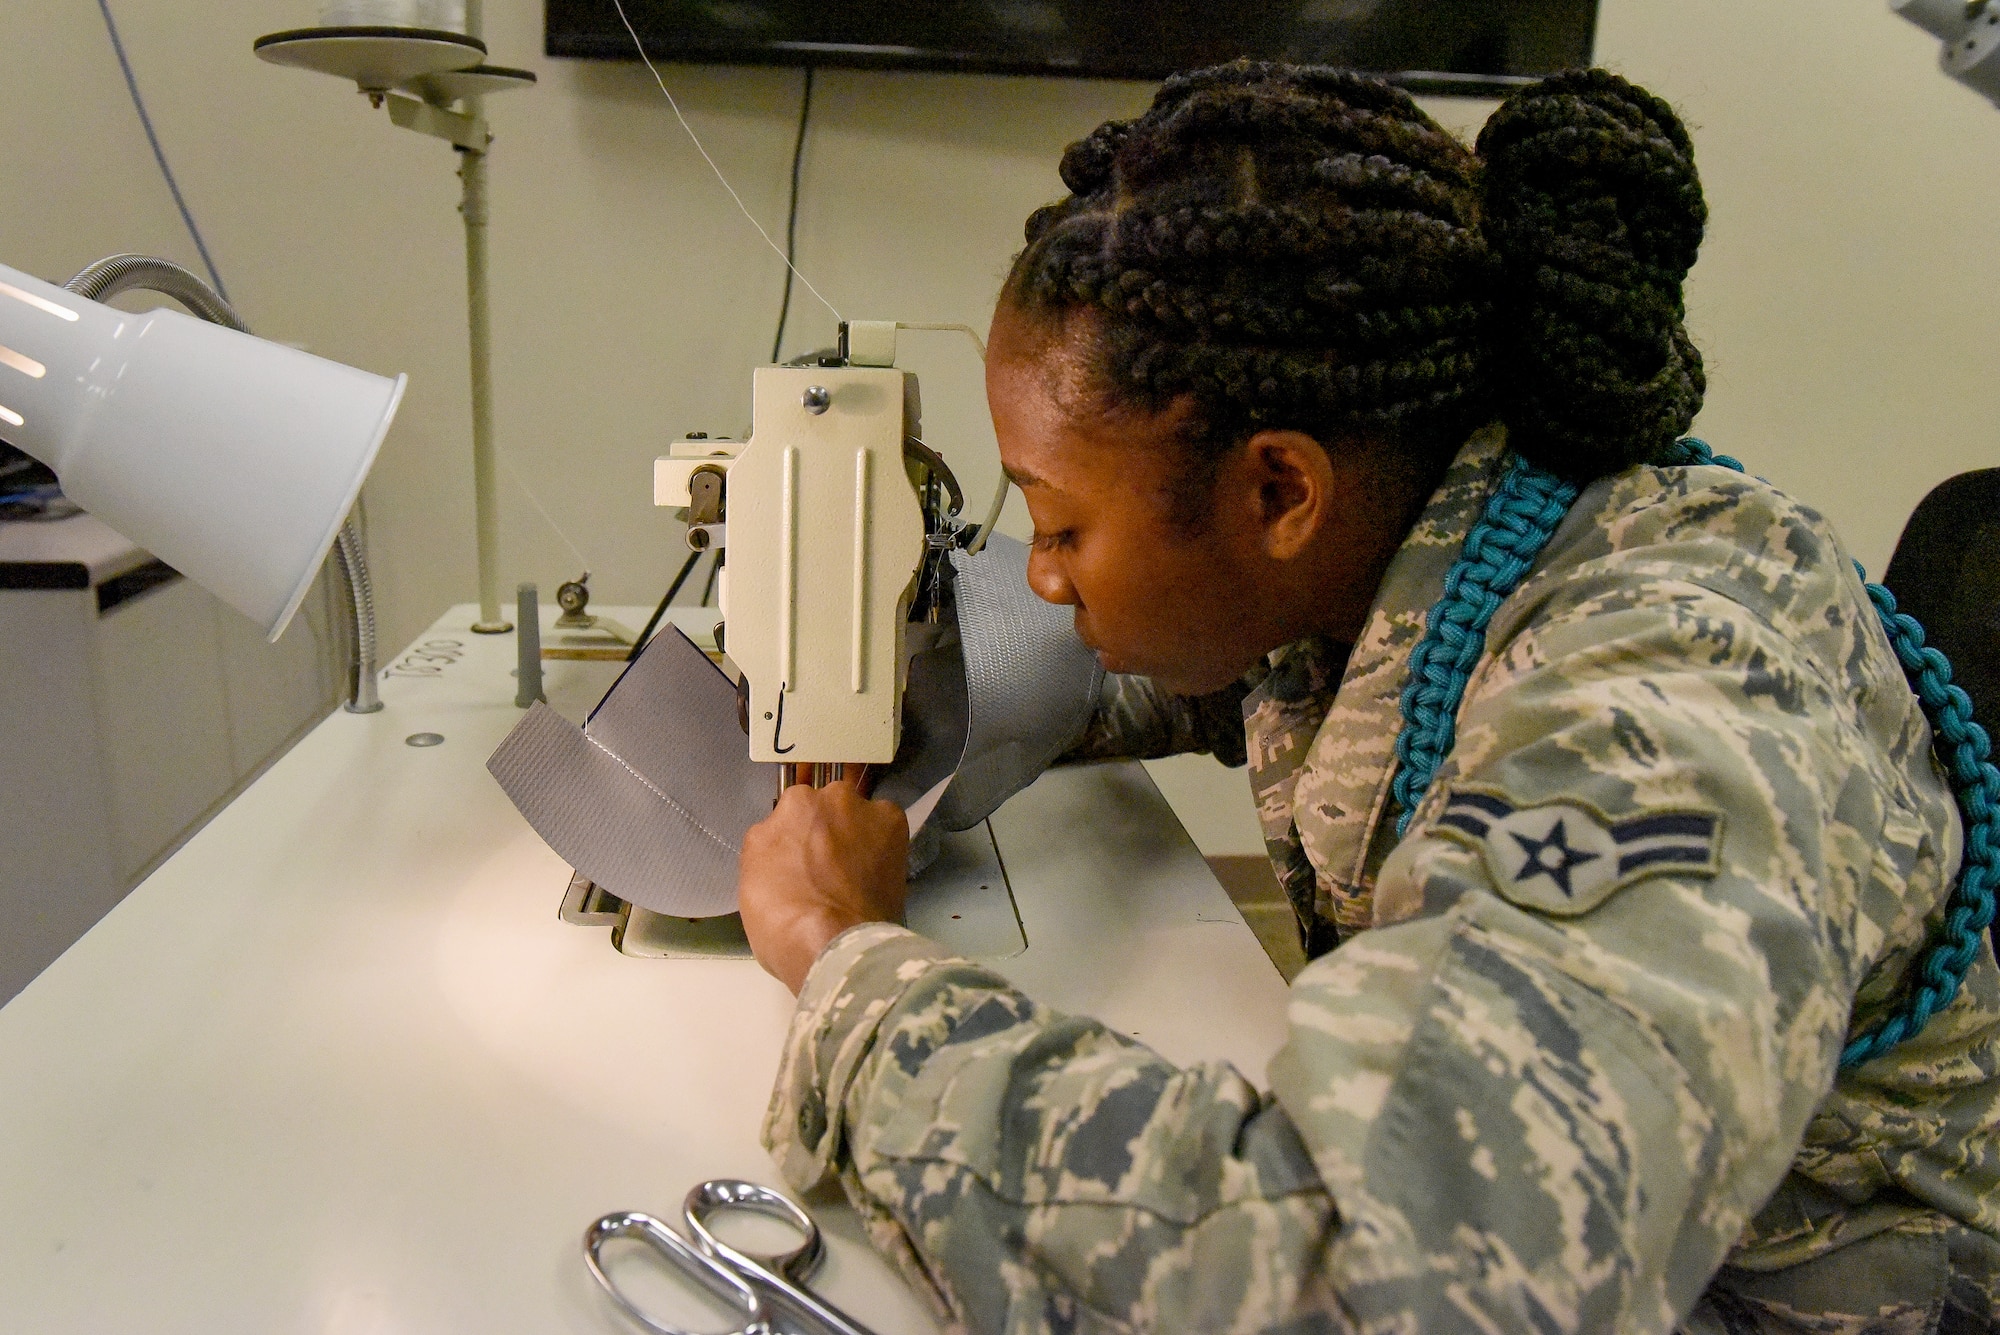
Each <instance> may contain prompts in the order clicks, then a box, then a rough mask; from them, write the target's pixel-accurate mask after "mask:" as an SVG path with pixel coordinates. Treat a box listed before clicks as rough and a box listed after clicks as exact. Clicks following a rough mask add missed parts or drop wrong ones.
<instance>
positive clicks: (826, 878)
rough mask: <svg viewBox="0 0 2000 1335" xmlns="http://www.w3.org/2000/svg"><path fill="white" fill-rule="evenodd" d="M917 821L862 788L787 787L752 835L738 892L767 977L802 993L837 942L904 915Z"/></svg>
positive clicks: (747, 928)
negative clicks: (870, 796) (832, 943)
mask: <svg viewBox="0 0 2000 1335" xmlns="http://www.w3.org/2000/svg"><path fill="white" fill-rule="evenodd" d="M909 853H910V829H909V823H908V821H907V820H906V819H905V818H904V815H903V811H902V808H900V807H898V806H897V805H896V804H895V803H894V802H871V801H869V800H868V799H867V798H865V797H863V796H862V795H861V792H860V790H859V789H858V788H856V787H855V786H854V785H853V784H852V783H847V782H841V783H834V784H829V785H827V786H826V787H824V788H812V787H808V786H807V785H805V784H795V785H793V786H792V787H790V788H787V789H785V792H784V795H783V796H782V797H780V798H779V799H778V805H777V809H776V810H774V811H772V813H771V814H770V815H769V816H767V817H765V818H764V819H763V820H761V821H759V822H758V823H757V824H756V825H754V826H752V827H751V829H750V832H749V833H748V834H746V835H744V836H743V857H742V861H741V864H740V866H741V870H740V872H739V873H738V876H737V882H736V890H737V898H738V901H739V907H740V908H741V910H742V913H743V931H744V933H745V934H746V935H747V936H748V937H749V938H750V949H751V950H753V951H755V952H756V954H757V962H758V963H759V964H761V965H763V966H764V969H765V971H766V972H767V973H769V974H771V976H772V977H774V978H776V979H777V980H778V981H779V982H781V983H783V984H784V985H785V986H786V987H788V988H790V989H791V990H792V992H793V993H794V994H796V993H797V992H798V990H799V989H800V988H801V987H803V986H804V985H805V981H806V974H807V972H808V971H809V970H811V968H812V966H813V961H814V960H816V959H818V958H819V954H820V951H822V950H824V949H825V948H826V944H827V942H829V941H831V940H833V938H834V937H836V936H839V935H840V934H841V933H842V932H844V931H846V930H847V929H848V928H850V927H854V926H858V925H859V924H861V923H864V922H895V921H897V920H899V919H900V918H901V917H902V916H903V895H904V891H905V889H906V880H907V871H908V862H909Z"/></svg>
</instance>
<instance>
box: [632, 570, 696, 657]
mask: <svg viewBox="0 0 2000 1335" xmlns="http://www.w3.org/2000/svg"><path fill="white" fill-rule="evenodd" d="M699 560H701V553H700V552H689V553H688V559H687V560H685V561H683V562H681V569H680V573H679V574H678V575H675V576H674V582H673V583H671V584H669V585H667V596H666V597H664V598H662V599H660V605H659V606H658V607H656V608H654V609H653V615H652V617H651V619H649V620H648V621H647V622H646V629H644V630H642V631H640V632H639V638H638V639H637V640H634V641H633V642H632V652H631V653H629V654H627V655H625V661H626V662H628V663H629V662H631V661H632V660H633V659H635V658H637V657H638V656H639V651H640V650H641V649H644V648H645V647H646V641H648V640H650V639H652V638H653V629H654V627H656V626H658V625H659V624H660V618H661V617H663V616H665V615H666V614H667V604H668V603H670V602H672V601H673V600H674V595H675V594H677V593H679V592H680V591H681V585H683V584H685V583H687V577H688V572H689V571H690V570H693V569H694V563H695V562H696V561H699Z"/></svg>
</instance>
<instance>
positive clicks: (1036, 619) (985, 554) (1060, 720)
mask: <svg viewBox="0 0 2000 1335" xmlns="http://www.w3.org/2000/svg"><path fill="white" fill-rule="evenodd" d="M951 564H952V571H953V590H954V601H955V603H956V606H957V609H958V638H959V645H960V648H961V650H962V653H963V656H964V671H965V690H966V699H967V710H966V712H967V716H968V719H967V729H966V739H965V749H964V753H963V754H962V756H961V757H960V759H959V762H958V777H957V778H955V779H954V780H953V781H952V785H951V787H949V788H947V789H946V790H945V794H944V798H943V799H942V800H941V801H940V802H939V803H938V808H937V813H936V815H935V816H933V817H932V819H933V820H935V821H936V822H937V823H938V824H939V825H940V826H941V827H943V828H944V829H947V830H969V829H971V828H972V827H973V826H975V825H977V824H978V823H979V822H980V821H982V820H985V819H986V817H987V816H989V815H991V814H992V813H993V811H994V810H995V809H996V808H997V807H999V805H1000V804H1001V803H1002V802H1005V801H1006V800H1007V799H1008V798H1010V797H1012V796H1013V795H1014V794H1015V793H1018V792H1020V791H1021V789H1023V788H1025V787H1027V786H1028V785H1029V784H1031V783H1033V782H1034V781H1035V780H1036V779H1037V778H1039V777H1041V774H1042V771H1043V770H1046V769H1047V768H1048V767H1049V765H1050V764H1051V763H1053V762H1054V760H1055V758H1056V757H1057V756H1059V755H1061V754H1062V753H1063V752H1064V751H1067V750H1068V749H1069V748H1070V746H1071V745H1072V744H1074V743H1075V741H1076V739H1077V738H1078V737H1079V736H1081V735H1082V733H1083V729H1084V725H1085V724H1087V723H1088V722H1089V721H1090V715H1091V712H1092V711H1093V710H1094V709H1095V708H1096V707H1097V692H1098V684H1099V683H1100V682H1101V681H1102V680H1103V679H1104V669H1103V668H1102V667H1100V666H1099V665H1098V662H1097V655H1096V654H1093V653H1092V652H1091V651H1090V650H1089V649H1088V648H1086V647H1085V646H1084V643H1083V641H1082V640H1079V639H1078V638H1077V636H1076V626H1075V622H1074V620H1073V618H1072V615H1071V613H1070V610H1069V609H1068V608H1067V607H1057V606H1055V605H1053V604H1051V603H1045V602H1043V601H1042V600H1041V599H1040V598H1038V597H1036V596H1035V593H1034V590H1032V589H1030V588H1029V587H1028V548H1027V545H1026V544H1025V543H1021V542H1018V541H1016V540H1015V539H1013V538H1008V537H1004V536H1001V535H999V534H995V535H994V537H993V539H992V540H991V541H990V542H988V543H987V544H986V547H985V549H984V550H983V551H981V552H980V553H979V554H978V555H976V556H968V555H966V553H964V552H963V551H955V552H953V553H952V554H951Z"/></svg>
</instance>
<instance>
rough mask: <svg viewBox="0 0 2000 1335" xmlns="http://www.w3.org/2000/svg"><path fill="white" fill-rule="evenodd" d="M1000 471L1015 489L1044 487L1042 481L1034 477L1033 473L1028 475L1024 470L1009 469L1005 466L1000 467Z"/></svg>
mask: <svg viewBox="0 0 2000 1335" xmlns="http://www.w3.org/2000/svg"><path fill="white" fill-rule="evenodd" d="M1000 471H1001V472H1003V473H1005V474H1006V475H1007V480H1008V481H1009V482H1011V483H1013V484H1014V485H1015V486H1017V487H1023V488H1026V487H1039V486H1043V485H1044V483H1043V482H1042V479H1040V478H1038V477H1036V476H1035V475H1034V474H1033V473H1030V472H1029V471H1028V470H1027V469H1025V468H1009V467H1007V466H1006V465H1005V464H1002V465H1001V466H1000Z"/></svg>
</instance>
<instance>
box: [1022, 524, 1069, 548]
mask: <svg viewBox="0 0 2000 1335" xmlns="http://www.w3.org/2000/svg"><path fill="white" fill-rule="evenodd" d="M1075 536H1076V530H1074V529H1067V528H1061V529H1057V530H1056V531H1055V532H1053V533H1044V532H1042V531H1041V530H1039V529H1037V530H1036V531H1035V536H1034V537H1033V538H1031V539H1029V542H1028V545H1029V546H1030V547H1032V548H1034V549H1035V550H1036V551H1038V552H1059V551H1061V550H1062V549H1063V548H1065V547H1067V546H1069V545H1070V540H1071V539H1072V538H1073V537H1075Z"/></svg>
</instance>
